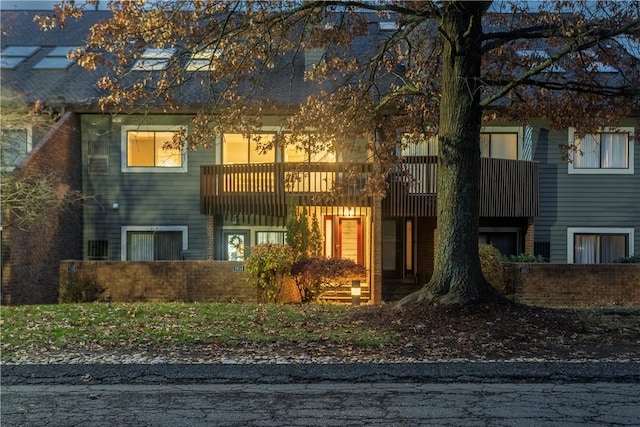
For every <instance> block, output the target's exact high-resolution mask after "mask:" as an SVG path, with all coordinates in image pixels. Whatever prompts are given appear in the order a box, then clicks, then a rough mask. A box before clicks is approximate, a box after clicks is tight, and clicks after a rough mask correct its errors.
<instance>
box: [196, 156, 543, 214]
mask: <svg viewBox="0 0 640 427" xmlns="http://www.w3.org/2000/svg"><path fill="white" fill-rule="evenodd" d="M409 160H410V161H408V162H405V163H404V164H403V166H402V170H403V172H402V173H400V172H399V173H396V174H394V175H393V176H392V177H391V178H390V181H389V183H390V186H389V192H388V194H387V196H386V197H385V198H384V199H383V201H382V212H383V215H384V216H398V217H402V216H436V212H437V210H436V181H437V158H436V157H435V156H425V157H413V158H411V159H409ZM372 168H373V165H372V164H371V163H351V162H349V163H347V162H342V163H340V162H337V163H275V164H274V163H269V164H244V165H207V166H202V167H201V170H200V196H201V197H200V211H201V213H203V214H206V215H248V216H254V217H255V216H264V217H271V218H285V217H286V215H287V207H288V206H289V203H290V200H291V198H295V199H296V203H297V204H298V205H307V206H310V205H323V206H328V207H333V208H335V209H336V210H335V213H336V214H338V215H339V214H341V209H342V210H344V209H346V208H350V209H352V212H354V213H355V214H357V215H359V214H360V213H359V210H360V209H362V208H365V207H370V206H372V200H371V198H370V197H367V196H365V195H363V194H362V188H363V186H364V183H365V182H366V180H367V177H368V176H369V174H370V173H371V172H372ZM480 174H481V178H480V179H481V180H480V216H482V217H534V216H536V215H537V214H538V164H537V163H536V162H529V161H523V160H506V159H490V158H482V159H481V162H480ZM336 187H340V188H341V189H342V190H343V191H341V192H340V193H339V194H340V195H339V196H336V195H334V194H332V193H331V191H332V190H334V189H335V188H336ZM353 209H355V211H354V210H353Z"/></svg>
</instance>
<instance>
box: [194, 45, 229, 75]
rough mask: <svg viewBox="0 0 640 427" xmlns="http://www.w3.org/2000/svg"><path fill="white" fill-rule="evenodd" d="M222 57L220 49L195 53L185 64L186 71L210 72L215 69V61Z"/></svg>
mask: <svg viewBox="0 0 640 427" xmlns="http://www.w3.org/2000/svg"><path fill="white" fill-rule="evenodd" d="M220 56H222V51H221V50H220V49H205V50H203V51H201V52H195V53H194V54H193V55H191V59H190V60H189V62H188V63H187V67H186V69H187V71H211V70H215V69H216V60H218V59H219V58H220Z"/></svg>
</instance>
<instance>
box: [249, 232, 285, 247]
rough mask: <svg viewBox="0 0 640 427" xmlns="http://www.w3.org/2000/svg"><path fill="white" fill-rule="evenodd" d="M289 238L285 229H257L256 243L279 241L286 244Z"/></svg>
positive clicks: (278, 242)
mask: <svg viewBox="0 0 640 427" xmlns="http://www.w3.org/2000/svg"><path fill="white" fill-rule="evenodd" d="M286 240H287V233H286V232H285V231H256V245H259V244H262V243H277V244H280V245H284V244H285V243H286Z"/></svg>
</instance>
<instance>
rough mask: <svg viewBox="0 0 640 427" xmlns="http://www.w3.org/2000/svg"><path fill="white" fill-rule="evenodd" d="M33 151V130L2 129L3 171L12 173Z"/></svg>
mask: <svg viewBox="0 0 640 427" xmlns="http://www.w3.org/2000/svg"><path fill="white" fill-rule="evenodd" d="M30 151H31V129H30V128H26V129H8V128H1V129H0V159H1V161H2V170H4V171H12V170H13V169H15V167H16V166H18V165H20V163H22V161H23V160H24V158H25V157H27V154H28V153H29V152H30Z"/></svg>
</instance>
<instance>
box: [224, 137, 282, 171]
mask: <svg viewBox="0 0 640 427" xmlns="http://www.w3.org/2000/svg"><path fill="white" fill-rule="evenodd" d="M274 137H275V134H273V133H259V134H253V135H250V136H249V137H247V136H246V135H243V134H240V133H225V134H224V135H223V144H222V162H223V163H224V164H226V165H229V164H249V163H275V161H276V153H275V149H274V148H273V146H272V143H273V138H274Z"/></svg>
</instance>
